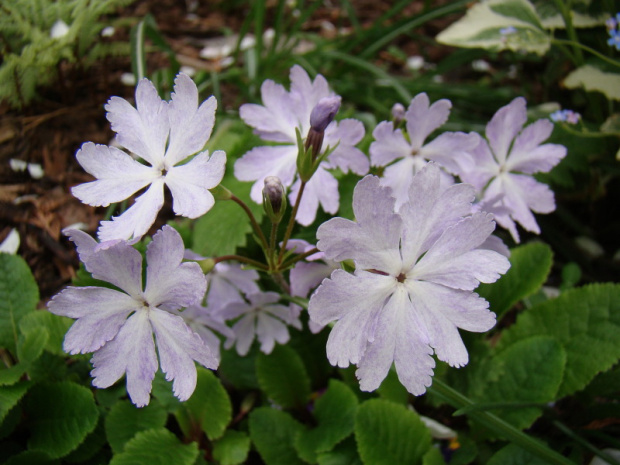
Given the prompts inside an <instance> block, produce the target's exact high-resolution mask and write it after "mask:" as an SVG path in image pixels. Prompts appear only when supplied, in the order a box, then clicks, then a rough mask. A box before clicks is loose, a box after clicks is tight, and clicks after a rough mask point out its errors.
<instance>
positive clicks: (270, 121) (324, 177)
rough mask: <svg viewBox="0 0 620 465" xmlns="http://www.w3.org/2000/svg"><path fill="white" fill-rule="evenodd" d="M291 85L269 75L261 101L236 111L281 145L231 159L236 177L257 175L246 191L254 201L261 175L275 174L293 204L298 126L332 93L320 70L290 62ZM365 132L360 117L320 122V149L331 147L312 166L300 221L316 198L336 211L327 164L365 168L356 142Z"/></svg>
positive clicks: (310, 216) (308, 219)
mask: <svg viewBox="0 0 620 465" xmlns="http://www.w3.org/2000/svg"><path fill="white" fill-rule="evenodd" d="M290 80H291V90H290V91H287V90H286V89H285V88H284V86H282V85H280V84H276V83H275V82H273V81H271V80H267V81H265V82H263V85H262V86H261V96H262V100H263V105H257V104H245V105H242V106H241V108H240V109H239V114H240V115H241V118H242V119H243V120H244V121H245V123H246V124H248V125H249V126H252V127H253V128H254V132H255V133H256V134H258V135H259V136H260V137H261V138H262V139H264V140H267V141H273V142H279V143H281V144H280V145H270V146H260V147H255V148H253V149H252V150H250V151H249V152H247V153H246V154H245V155H243V157H241V158H240V159H239V160H237V161H236V162H235V176H236V177H237V179H239V180H241V181H256V182H255V183H254V185H253V186H252V190H251V192H250V196H251V198H252V200H254V201H255V202H256V203H261V202H262V189H263V183H264V179H265V177H266V176H277V177H278V178H280V180H281V181H282V184H283V185H284V186H285V187H291V186H292V187H291V188H290V190H289V201H290V204H291V205H294V204H295V200H296V199H297V195H298V193H299V186H300V181H299V180H297V181H296V180H295V179H296V171H297V164H296V160H297V154H298V153H297V152H298V148H297V137H296V135H295V129H298V130H299V132H300V133H301V136H302V137H304V138H305V137H306V136H307V134H308V131H309V130H310V127H311V125H310V115H311V113H312V110H313V109H314V108H315V107H316V106H317V104H318V103H319V101H321V99H323V98H325V97H334V95H333V94H332V93H331V92H330V90H329V87H328V84H327V81H326V80H325V78H324V77H323V76H321V75H320V74H319V75H318V76H317V77H316V78H315V79H314V80H313V81H312V80H310V77H309V76H308V74H307V73H306V71H304V70H303V68H301V67H300V66H293V68H291V72H290ZM363 137H364V126H363V124H362V123H361V122H360V121H357V120H354V119H345V120H342V121H340V122H336V121H333V122H331V123H330V124H329V125H328V126H327V127H326V128H325V134H324V138H323V144H322V152H321V153H325V151H326V150H327V147H330V148H332V149H333V148H334V147H336V149H335V150H334V151H333V152H332V153H331V154H330V155H329V156H328V158H327V160H326V161H324V162H322V163H321V165H320V166H319V168H318V170H317V172H316V173H315V174H314V175H313V176H312V178H311V179H310V181H308V183H307V185H306V188H305V191H304V195H303V197H302V201H301V204H300V207H299V211H298V214H297V217H296V220H297V222H298V223H300V224H302V225H309V224H311V223H312V222H313V221H314V219H315V217H316V211H317V209H318V207H319V204H320V205H321V206H322V207H323V210H325V211H326V212H328V213H332V214H334V213H336V212H337V211H338V208H339V206H340V199H339V194H338V182H337V181H336V178H334V176H333V175H332V174H331V173H329V171H327V170H329V169H335V168H339V169H340V170H342V171H343V172H347V171H352V172H354V173H356V174H359V175H363V174H366V173H367V172H368V168H369V163H368V158H367V157H366V156H365V155H364V154H363V153H362V151H361V150H359V149H357V148H356V147H355V145H356V144H357V143H358V142H359V141H360V140H362V138H363Z"/></svg>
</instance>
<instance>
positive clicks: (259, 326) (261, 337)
mask: <svg viewBox="0 0 620 465" xmlns="http://www.w3.org/2000/svg"><path fill="white" fill-rule="evenodd" d="M256 336H257V338H258V341H259V342H260V350H261V352H264V353H266V354H270V353H271V351H272V350H273V348H274V346H275V343H276V342H279V343H280V344H286V343H287V342H288V340H289V337H290V336H289V333H288V328H287V327H286V325H285V324H284V323H282V322H281V321H280V320H278V319H276V318H273V317H271V316H269V315H267V314H266V313H264V312H260V313H259V314H258V316H257V321H256Z"/></svg>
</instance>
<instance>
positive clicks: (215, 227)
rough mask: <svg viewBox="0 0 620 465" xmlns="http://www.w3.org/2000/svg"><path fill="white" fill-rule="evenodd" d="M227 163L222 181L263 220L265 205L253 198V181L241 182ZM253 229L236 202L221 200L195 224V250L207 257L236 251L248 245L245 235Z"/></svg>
mask: <svg viewBox="0 0 620 465" xmlns="http://www.w3.org/2000/svg"><path fill="white" fill-rule="evenodd" d="M228 165H229V166H228V168H227V169H226V172H227V174H226V175H225V176H224V179H223V180H222V183H221V184H222V185H223V186H225V187H226V188H228V189H230V190H231V191H232V193H233V194H234V195H235V196H237V197H238V198H239V199H241V200H243V201H244V202H245V203H246V205H247V206H248V207H249V209H250V210H251V211H252V213H253V214H254V217H255V218H256V221H257V222H259V223H260V221H261V218H262V217H263V207H262V205H258V204H256V203H255V202H254V201H253V200H251V199H250V189H251V188H252V184H251V183H248V182H241V181H238V180H237V179H236V178H235V177H234V176H233V172H234V171H233V167H232V165H231V163H230V160H229V163H228ZM251 232H252V225H251V223H250V220H249V218H248V216H247V214H246V213H245V211H244V210H243V209H242V208H241V207H240V206H239V205H238V204H237V203H236V202H234V201H232V200H218V201H216V202H215V205H214V206H213V208H212V209H211V210H209V211H208V212H207V213H206V214H205V215H204V216H202V217H200V218H199V219H198V220H196V222H195V223H194V236H193V241H192V250H193V251H194V252H196V253H198V254H200V255H204V256H207V257H213V256H219V255H229V254H234V253H235V250H236V249H237V247H244V246H245V245H246V243H247V241H246V234H248V233H251Z"/></svg>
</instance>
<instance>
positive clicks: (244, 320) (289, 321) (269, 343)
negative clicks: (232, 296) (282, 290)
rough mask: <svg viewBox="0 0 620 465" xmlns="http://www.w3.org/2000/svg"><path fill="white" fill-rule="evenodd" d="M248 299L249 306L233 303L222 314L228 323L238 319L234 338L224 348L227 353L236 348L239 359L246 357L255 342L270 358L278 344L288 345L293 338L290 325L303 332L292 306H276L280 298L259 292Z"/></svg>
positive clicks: (243, 303)
mask: <svg viewBox="0 0 620 465" xmlns="http://www.w3.org/2000/svg"><path fill="white" fill-rule="evenodd" d="M247 298H248V302H245V301H244V302H232V303H230V304H228V305H226V307H224V308H222V309H221V310H220V312H219V314H220V315H221V316H222V318H224V319H225V320H233V319H236V318H238V320H237V321H236V323H235V324H234V325H233V326H232V331H233V332H234V333H235V334H234V336H233V337H229V338H228V339H227V340H226V343H225V345H224V347H225V348H226V349H230V348H231V347H232V346H233V345H234V346H236V348H237V353H238V354H239V355H246V354H247V353H248V351H249V350H250V347H251V346H252V342H253V341H254V339H255V338H256V339H258V342H259V343H260V350H261V351H262V352H264V353H266V354H270V353H271V351H272V350H273V348H274V347H275V344H276V342H278V343H280V344H285V343H287V342H288V340H289V338H290V335H289V332H288V328H287V325H291V326H293V327H295V328H298V329H301V322H300V321H299V317H298V315H296V314H295V312H293V311H291V308H290V307H289V306H285V305H281V304H278V303H277V302H278V300H279V299H280V295H279V294H277V293H275V292H258V293H255V294H250V295H248V296H247Z"/></svg>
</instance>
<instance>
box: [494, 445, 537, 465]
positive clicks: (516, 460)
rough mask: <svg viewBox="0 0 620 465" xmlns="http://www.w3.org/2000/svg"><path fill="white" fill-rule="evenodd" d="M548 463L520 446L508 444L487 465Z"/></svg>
mask: <svg viewBox="0 0 620 465" xmlns="http://www.w3.org/2000/svg"><path fill="white" fill-rule="evenodd" d="M548 463H549V462H547V461H546V460H542V459H540V458H538V457H537V456H535V455H532V454H530V453H529V452H528V451H526V450H524V449H521V448H520V447H519V446H516V445H514V444H508V445H507V446H505V447H504V448H502V449H500V450H499V451H497V452H496V453H495V454H493V456H492V457H491V458H490V459H489V461H488V462H487V465H547V464H548Z"/></svg>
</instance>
